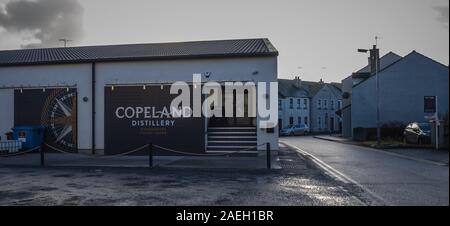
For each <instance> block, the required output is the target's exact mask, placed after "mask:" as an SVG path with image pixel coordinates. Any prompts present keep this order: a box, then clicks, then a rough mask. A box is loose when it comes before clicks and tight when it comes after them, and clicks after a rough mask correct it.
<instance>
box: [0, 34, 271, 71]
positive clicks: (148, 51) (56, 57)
mask: <svg viewBox="0 0 450 226" xmlns="http://www.w3.org/2000/svg"><path fill="white" fill-rule="evenodd" d="M245 56H278V51H277V50H276V49H275V48H274V47H273V45H272V44H271V43H270V41H269V40H268V39H236V40H217V41H196V42H174V43H152V44H128V45H105V46H84V47H67V48H46V49H22V50H5V51H0V66H14V65H39V64H64V63H85V62H109V61H135V60H158V59H183V58H206V57H245Z"/></svg>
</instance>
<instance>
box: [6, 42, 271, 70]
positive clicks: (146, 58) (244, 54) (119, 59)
mask: <svg viewBox="0 0 450 226" xmlns="http://www.w3.org/2000/svg"><path fill="white" fill-rule="evenodd" d="M251 40H260V41H262V42H263V44H264V45H265V47H266V48H267V50H268V51H265V52H263V51H262V52H241V53H211V54H208V53H200V54H179V55H161V56H118V57H101V58H90V59H84V58H73V59H67V60H66V59H58V60H49V61H46V60H42V61H33V62H24V61H22V62H7V63H4V62H0V67H14V66H28V65H30V66H33V65H34V66H36V65H59V64H85V63H97V62H130V61H150V60H177V59H202V58H233V57H277V56H278V55H279V53H278V50H277V49H276V48H275V47H274V46H273V45H272V43H271V42H270V41H269V40H268V39H267V38H247V39H224V40H205V41H185V42H164V43H135V44H117V45H90V46H77V47H56V48H35V49H14V50H0V53H2V52H3V53H5V52H25V51H29V50H35V51H36V50H37V51H44V50H55V51H58V50H64V49H71V50H81V49H86V48H95V47H123V46H134V47H135V46H139V45H148V44H151V45H158V44H164V45H167V44H177V45H180V44H190V43H192V44H194V43H213V42H221V41H251Z"/></svg>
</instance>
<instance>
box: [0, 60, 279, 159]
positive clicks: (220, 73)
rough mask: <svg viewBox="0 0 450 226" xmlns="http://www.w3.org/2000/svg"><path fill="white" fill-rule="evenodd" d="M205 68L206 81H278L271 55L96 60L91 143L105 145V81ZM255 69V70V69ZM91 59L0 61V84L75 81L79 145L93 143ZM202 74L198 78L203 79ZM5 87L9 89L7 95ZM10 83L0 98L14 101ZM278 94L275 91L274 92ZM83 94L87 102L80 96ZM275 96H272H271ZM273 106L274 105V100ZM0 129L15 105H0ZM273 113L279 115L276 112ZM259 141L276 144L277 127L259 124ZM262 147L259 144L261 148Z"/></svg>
mask: <svg viewBox="0 0 450 226" xmlns="http://www.w3.org/2000/svg"><path fill="white" fill-rule="evenodd" d="M205 72H210V73H211V76H210V78H209V79H208V80H210V81H254V82H276V81H277V58H276V57H249V58H223V59H192V60H164V61H162V60H161V61H145V62H113V63H97V64H96V89H95V95H96V108H95V111H96V118H95V120H96V129H95V133H96V136H95V137H96V149H103V148H104V140H105V139H104V109H105V106H104V104H105V103H104V87H105V86H106V85H108V84H129V83H172V82H174V81H186V82H191V81H192V74H194V73H205ZM255 72H257V73H255ZM91 75H92V65H91V64H69V65H44V66H15V67H0V87H1V86H4V87H20V86H25V87H26V86H62V87H63V86H64V85H76V88H77V91H78V103H77V104H78V146H79V148H80V149H90V148H91V147H92V118H91V114H92V108H91V106H92V102H91V101H92V86H91V85H92V81H91V79H92V77H91ZM208 80H206V79H205V78H203V81H208ZM8 93H9V95H8ZM11 93H13V89H9V90H2V92H1V93H0V94H1V96H0V101H2V103H3V102H6V103H13V101H14V98H13V94H11ZM276 95H278V93H277V94H276ZM83 97H87V98H88V99H89V100H88V102H83ZM276 98H277V97H276ZM274 108H275V110H277V105H276V106H274ZM0 109H1V110H0V119H1V123H0V132H1V133H2V134H4V132H6V131H5V130H9V129H10V127H11V123H13V122H14V118H13V117H14V108H13V107H11V108H4V107H3V106H2V107H0ZM276 118H278V116H276ZM257 138H258V143H265V142H270V143H271V147H272V149H274V150H278V129H275V133H273V134H268V133H266V131H265V130H261V129H258V132H257ZM263 148H264V147H261V149H263Z"/></svg>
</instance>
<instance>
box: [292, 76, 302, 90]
mask: <svg viewBox="0 0 450 226" xmlns="http://www.w3.org/2000/svg"><path fill="white" fill-rule="evenodd" d="M294 81H295V87H297V88H301V87H302V80H301V79H300V76H295V79H294Z"/></svg>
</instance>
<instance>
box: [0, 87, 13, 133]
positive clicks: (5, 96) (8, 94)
mask: <svg viewBox="0 0 450 226" xmlns="http://www.w3.org/2000/svg"><path fill="white" fill-rule="evenodd" d="M13 127H14V90H11V89H0V137H1V140H2V141H4V140H6V135H5V133H6V132H9V131H11V128H13Z"/></svg>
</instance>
